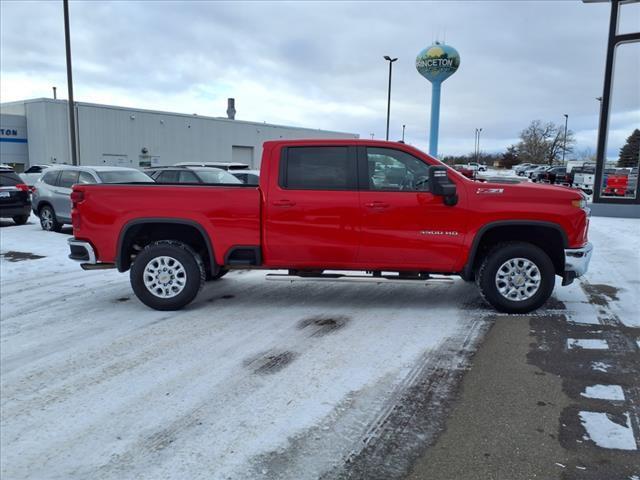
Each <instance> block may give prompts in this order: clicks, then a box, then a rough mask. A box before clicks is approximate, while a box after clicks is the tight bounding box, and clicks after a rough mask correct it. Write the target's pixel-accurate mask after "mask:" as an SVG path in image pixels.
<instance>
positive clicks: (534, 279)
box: [496, 258, 542, 302]
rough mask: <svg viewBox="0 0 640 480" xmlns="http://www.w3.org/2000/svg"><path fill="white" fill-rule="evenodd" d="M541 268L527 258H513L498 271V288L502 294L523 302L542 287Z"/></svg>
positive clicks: (507, 297) (512, 299)
mask: <svg viewBox="0 0 640 480" xmlns="http://www.w3.org/2000/svg"><path fill="white" fill-rule="evenodd" d="M541 282H542V276H541V274H540V269H539V268H538V266H537V265H536V264H535V263H533V262H532V261H531V260H529V259H526V258H511V259H509V260H507V261H506V262H504V263H503V264H502V265H501V266H500V268H498V271H497V272H496V288H497V289H498V292H500V295H502V296H503V297H504V298H506V299H507V300H511V301H512V302H522V301H524V300H528V299H530V298H531V297H533V296H534V295H535V294H536V292H537V291H538V290H539V289H540V284H541Z"/></svg>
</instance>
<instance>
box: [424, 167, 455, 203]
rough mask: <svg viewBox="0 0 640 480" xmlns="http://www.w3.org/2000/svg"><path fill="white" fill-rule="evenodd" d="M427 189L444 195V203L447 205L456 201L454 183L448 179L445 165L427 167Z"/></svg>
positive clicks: (435, 193)
mask: <svg viewBox="0 0 640 480" xmlns="http://www.w3.org/2000/svg"><path fill="white" fill-rule="evenodd" d="M429 190H431V193H433V194H434V195H438V196H441V197H444V204H445V205H447V206H449V207H452V206H454V205H455V204H456V203H458V195H457V194H456V184H455V183H453V182H452V181H451V180H449V175H448V173H447V167H440V166H436V165H433V166H431V167H429Z"/></svg>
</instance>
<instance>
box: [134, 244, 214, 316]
mask: <svg viewBox="0 0 640 480" xmlns="http://www.w3.org/2000/svg"><path fill="white" fill-rule="evenodd" d="M204 279H205V269H204V264H203V263H202V258H201V257H200V255H198V253H196V252H195V251H194V250H193V249H192V248H191V247H189V246H188V245H187V244H185V243H182V242H178V241H175V240H160V241H157V242H153V243H151V244H149V245H147V246H146V247H145V248H144V250H142V252H141V253H140V254H139V255H137V256H136V259H135V261H134V262H133V265H132V266H131V272H130V280H131V287H132V288H133V291H134V292H135V294H136V296H137V297H138V298H139V299H140V301H141V302H142V303H144V304H145V305H147V306H149V307H151V308H153V309H155V310H179V309H181V308H182V307H184V306H185V305H187V304H189V303H190V302H191V301H192V300H193V299H194V298H195V297H196V295H197V294H198V292H199V291H200V288H201V287H202V286H203V285H204Z"/></svg>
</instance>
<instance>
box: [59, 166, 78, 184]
mask: <svg viewBox="0 0 640 480" xmlns="http://www.w3.org/2000/svg"><path fill="white" fill-rule="evenodd" d="M78 173H79V172H78V170H63V171H62V173H61V174H60V179H59V180H58V185H59V186H60V187H62V188H71V187H72V186H73V185H75V184H76V183H78Z"/></svg>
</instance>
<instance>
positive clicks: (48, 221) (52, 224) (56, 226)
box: [38, 205, 62, 232]
mask: <svg viewBox="0 0 640 480" xmlns="http://www.w3.org/2000/svg"><path fill="white" fill-rule="evenodd" d="M38 217H40V226H41V227H42V229H43V230H45V231H47V232H60V231H61V230H62V223H60V222H59V221H58V217H56V212H55V211H54V210H53V208H52V207H50V206H49V205H45V206H43V207H40V210H38Z"/></svg>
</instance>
